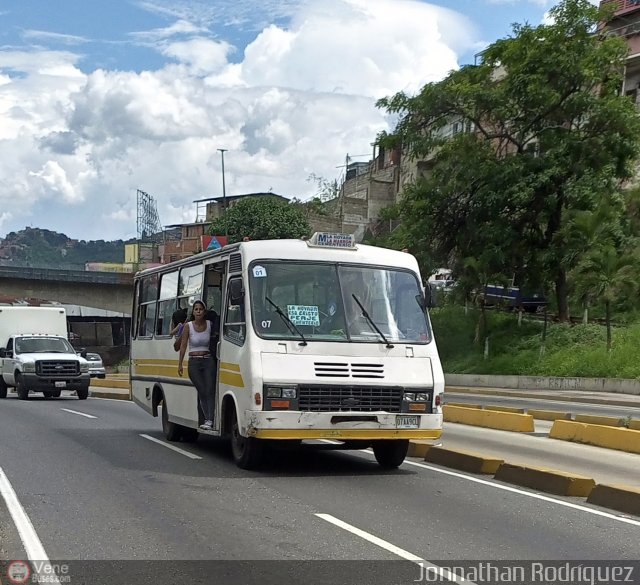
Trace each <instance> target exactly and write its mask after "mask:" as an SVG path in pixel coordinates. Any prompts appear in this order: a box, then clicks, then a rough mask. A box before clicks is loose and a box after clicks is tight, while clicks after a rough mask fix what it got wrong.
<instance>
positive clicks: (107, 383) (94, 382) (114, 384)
mask: <svg viewBox="0 0 640 585" xmlns="http://www.w3.org/2000/svg"><path fill="white" fill-rule="evenodd" d="M91 386H97V387H99V388H126V389H127V390H128V389H129V388H130V387H131V384H130V383H129V380H114V379H113V378H105V379H104V380H101V379H99V378H92V379H91Z"/></svg>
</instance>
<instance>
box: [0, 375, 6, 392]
mask: <svg viewBox="0 0 640 585" xmlns="http://www.w3.org/2000/svg"><path fill="white" fill-rule="evenodd" d="M6 397H7V383H6V382H5V381H4V379H3V378H2V375H1V374H0V398H6Z"/></svg>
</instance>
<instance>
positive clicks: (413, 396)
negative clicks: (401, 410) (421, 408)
mask: <svg viewBox="0 0 640 585" xmlns="http://www.w3.org/2000/svg"><path fill="white" fill-rule="evenodd" d="M402 398H403V399H404V400H406V401H407V402H413V401H414V400H415V399H416V393H415V392H405V393H404V396H403V397H402Z"/></svg>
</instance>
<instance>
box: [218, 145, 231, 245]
mask: <svg viewBox="0 0 640 585" xmlns="http://www.w3.org/2000/svg"><path fill="white" fill-rule="evenodd" d="M218 152H219V153H220V156H221V157H222V209H223V212H222V213H223V215H224V214H226V213H227V189H226V186H225V182H224V153H225V152H227V149H226V148H218ZM224 225H225V229H224V235H225V237H228V236H229V228H228V227H227V224H226V222H225V224H224Z"/></svg>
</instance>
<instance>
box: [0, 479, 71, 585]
mask: <svg viewBox="0 0 640 585" xmlns="http://www.w3.org/2000/svg"><path fill="white" fill-rule="evenodd" d="M0 494H2V497H3V498H4V501H5V504H6V506H7V509H8V510H9V514H11V518H13V522H14V524H15V525H16V528H17V530H18V534H19V535H20V540H21V541H22V545H23V546H24V550H25V552H26V553H27V557H28V558H29V560H30V561H38V563H36V564H35V567H36V572H37V573H38V574H39V575H46V574H47V573H49V572H50V570H49V567H50V565H51V562H50V561H49V557H48V556H47V553H46V552H45V550H44V547H43V546H42V542H40V538H38V534H37V532H36V530H35V528H34V527H33V524H32V523H31V520H30V519H29V516H27V513H26V512H25V510H24V508H23V507H22V504H21V503H20V500H18V496H17V494H16V492H15V490H14V489H13V486H12V485H11V482H10V481H9V478H8V477H7V476H6V474H5V472H4V470H3V469H2V467H0ZM38 567H39V569H38ZM47 579H48V582H49V583H59V581H58V578H57V576H56V575H55V574H54V573H51V574H50V575H49V576H48V577H47Z"/></svg>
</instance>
